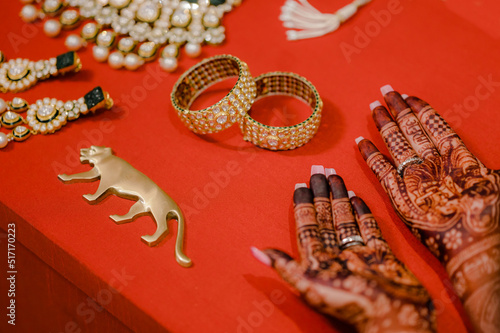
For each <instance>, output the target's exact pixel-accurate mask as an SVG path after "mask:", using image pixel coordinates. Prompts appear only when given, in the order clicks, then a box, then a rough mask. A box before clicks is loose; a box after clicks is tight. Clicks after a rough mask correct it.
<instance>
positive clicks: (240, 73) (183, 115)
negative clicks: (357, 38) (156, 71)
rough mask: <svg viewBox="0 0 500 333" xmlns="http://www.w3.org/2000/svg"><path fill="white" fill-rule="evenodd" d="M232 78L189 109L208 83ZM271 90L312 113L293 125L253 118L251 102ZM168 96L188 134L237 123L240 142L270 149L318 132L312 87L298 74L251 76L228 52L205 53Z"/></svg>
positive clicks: (298, 142)
mask: <svg viewBox="0 0 500 333" xmlns="http://www.w3.org/2000/svg"><path fill="white" fill-rule="evenodd" d="M232 77H237V78H238V79H237V81H236V83H235V85H234V87H233V88H232V89H231V90H230V91H229V93H228V94H227V95H226V96H225V97H224V98H222V100H220V101H218V102H217V103H215V104H214V105H212V106H209V107H207V108H205V109H202V110H190V107H191V105H192V104H193V102H194V101H195V100H196V98H197V97H198V96H200V95H201V94H202V93H203V92H204V91H205V90H206V89H207V88H208V87H210V86H211V85H213V84H215V83H217V82H220V81H223V80H226V79H228V78H232ZM273 95H285V96H292V97H295V98H298V99H299V100H302V101H303V102H305V103H306V104H307V105H308V106H309V107H310V108H311V110H312V113H311V115H310V116H309V117H308V118H307V119H306V120H304V121H302V122H301V123H299V124H296V125H293V126H283V127H282V126H269V125H265V124H262V123H260V122H258V121H256V120H255V119H253V118H252V117H251V115H250V113H249V111H250V110H251V107H252V105H253V104H254V102H255V101H256V100H258V99H261V98H264V97H268V96H273ZM171 100H172V105H173V106H174V108H175V110H176V111H177V114H178V116H179V118H180V119H181V120H182V122H183V123H184V124H185V125H186V126H187V127H188V128H189V129H190V130H191V131H193V132H194V133H197V134H210V133H217V132H220V131H223V130H225V129H227V128H229V127H231V126H232V125H234V124H235V123H238V124H239V126H240V129H241V131H242V133H243V139H244V140H245V141H249V142H252V143H253V144H255V145H257V146H259V147H261V148H266V149H270V150H290V149H295V148H298V147H300V146H302V145H304V144H306V143H307V142H309V140H311V138H312V137H313V136H314V135H315V134H316V132H317V131H318V127H319V124H320V122H321V111H322V108H323V101H322V100H321V98H320V96H319V94H318V91H317V90H316V88H315V87H314V86H313V85H312V83H311V82H309V81H308V80H307V79H305V78H304V77H302V76H300V75H297V74H294V73H288V72H271V73H266V74H262V75H260V76H258V77H256V78H253V77H252V75H251V74H250V71H249V69H248V65H247V64H246V63H244V62H243V61H241V60H240V59H238V58H236V57H234V56H232V55H218V56H214V57H211V58H207V59H205V60H202V61H201V62H199V63H198V64H197V65H195V66H193V67H192V68H191V69H189V70H188V71H186V72H185V73H184V74H183V75H181V77H180V78H179V80H178V81H177V83H176V84H175V85H174V88H173V91H172V94H171Z"/></svg>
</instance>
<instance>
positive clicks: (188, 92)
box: [171, 55, 256, 134]
mask: <svg viewBox="0 0 500 333" xmlns="http://www.w3.org/2000/svg"><path fill="white" fill-rule="evenodd" d="M235 76H237V77H238V80H237V81H236V84H235V85H234V87H233V88H232V89H231V91H230V92H229V93H228V94H227V95H226V96H225V97H224V98H223V99H222V100H220V101H219V102H217V103H215V104H214V105H212V106H210V107H208V108H205V109H203V110H197V111H193V110H190V109H189V108H190V106H191V105H192V103H193V102H194V100H195V99H196V98H197V97H198V96H199V95H200V94H201V93H202V92H203V91H204V90H205V89H206V88H208V87H209V86H211V85H213V84H215V83H217V82H220V81H222V80H225V79H228V78H231V77H235ZM255 95H256V87H255V82H254V80H253V78H252V75H251V74H250V71H249V70H248V66H247V64H246V63H244V62H242V61H241V60H239V59H238V58H236V57H233V56H231V55H220V56H215V57H211V58H207V59H204V60H202V61H201V62H200V63H198V64H197V65H195V66H194V67H192V68H191V69H189V70H188V71H187V72H185V73H184V74H183V75H181V77H180V78H179V80H178V81H177V82H176V84H175V85H174V89H173V91H172V95H171V99H172V105H173V106H174V108H175V109H176V111H177V114H178V116H179V118H180V119H181V120H182V122H183V123H184V124H185V125H186V126H187V127H188V128H189V129H190V130H191V131H193V132H195V133H198V134H208V133H216V132H220V131H222V130H224V129H226V128H229V127H231V126H232V125H233V124H234V123H236V122H240V121H241V120H242V117H243V115H245V114H246V113H247V112H248V110H249V109H250V107H251V106H252V104H253V102H254V100H255Z"/></svg>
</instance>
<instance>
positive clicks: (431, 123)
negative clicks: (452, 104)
mask: <svg viewBox="0 0 500 333" xmlns="http://www.w3.org/2000/svg"><path fill="white" fill-rule="evenodd" d="M382 93H383V95H384V98H385V101H386V103H387V106H388V108H389V110H390V112H389V111H388V110H387V109H386V108H385V107H383V106H382V105H381V104H380V103H379V102H374V103H372V105H371V108H372V115H373V119H374V121H375V124H376V125H377V128H378V129H379V131H380V135H381V136H382V138H383V139H384V141H385V143H386V146H387V148H388V150H389V153H390V154H391V157H392V160H393V161H394V164H393V163H392V162H391V161H390V160H389V159H388V158H387V157H385V156H384V155H382V154H381V153H380V152H379V151H378V150H377V148H376V147H375V146H374V145H373V144H372V143H371V142H370V141H369V140H366V139H363V138H359V139H357V140H356V141H357V143H358V147H359V150H360V152H361V154H362V155H363V157H364V159H365V160H366V162H367V164H368V166H369V167H370V168H371V169H372V170H373V172H374V173H375V174H376V176H377V177H378V179H379V181H380V183H381V184H382V186H383V188H384V190H385V191H386V192H387V194H388V195H389V198H390V200H391V203H392V205H393V206H394V208H395V209H396V212H397V213H398V215H399V216H400V217H401V218H402V219H403V221H404V222H405V223H406V224H407V225H408V227H410V228H411V230H412V231H413V233H414V235H415V236H416V237H417V238H418V239H420V240H421V241H422V243H424V244H425V245H426V246H427V248H428V249H429V250H430V251H431V252H432V253H433V254H434V255H435V256H436V257H437V258H438V259H439V260H440V261H441V262H442V263H443V264H444V265H445V267H446V270H447V271H448V274H449V275H450V278H451V280H452V282H453V285H454V287H455V290H456V292H457V294H458V296H459V297H460V298H461V299H462V301H463V303H464V306H465V309H466V311H467V312H468V314H469V316H470V317H471V320H472V322H473V325H474V327H475V329H476V330H477V332H500V228H499V219H500V218H499V213H500V200H499V195H500V174H499V172H498V171H495V170H491V169H488V168H486V167H485V166H484V165H483V164H482V163H481V162H480V161H479V160H478V159H477V158H476V157H475V156H474V155H473V154H472V153H471V152H470V151H469V150H468V149H467V147H466V146H465V144H464V143H463V142H462V140H461V139H460V138H459V137H458V135H457V134H456V133H455V132H454V131H453V129H451V127H450V126H449V125H448V124H447V123H446V121H445V120H444V119H443V118H442V117H441V116H440V115H439V114H437V113H436V111H434V109H432V108H431V107H430V106H429V104H427V103H426V102H424V101H422V100H421V99H419V98H417V97H413V96H412V97H408V96H404V98H403V97H402V96H401V95H400V94H399V93H397V92H395V91H393V89H392V88H391V87H390V86H385V87H383V88H382Z"/></svg>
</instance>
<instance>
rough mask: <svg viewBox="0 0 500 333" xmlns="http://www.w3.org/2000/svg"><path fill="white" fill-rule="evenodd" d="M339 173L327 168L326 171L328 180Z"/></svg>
mask: <svg viewBox="0 0 500 333" xmlns="http://www.w3.org/2000/svg"><path fill="white" fill-rule="evenodd" d="M336 174H337V171H335V169H334V168H327V169H325V175H326V177H327V178H328V177H329V176H330V175H336Z"/></svg>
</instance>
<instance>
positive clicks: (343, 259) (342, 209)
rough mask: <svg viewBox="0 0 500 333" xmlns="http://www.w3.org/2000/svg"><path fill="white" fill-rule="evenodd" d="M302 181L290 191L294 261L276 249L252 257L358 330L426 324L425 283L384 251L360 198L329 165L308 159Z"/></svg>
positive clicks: (431, 327) (429, 311) (426, 327)
mask: <svg viewBox="0 0 500 333" xmlns="http://www.w3.org/2000/svg"><path fill="white" fill-rule="evenodd" d="M312 173H313V175H312V176H311V181H310V188H307V186H306V184H298V186H297V188H296V190H295V193H294V204H295V208H294V211H295V221H296V228H297V239H298V248H299V252H300V262H299V261H295V260H293V259H292V258H291V257H290V256H288V255H287V254H285V253H283V252H281V251H279V250H272V249H271V250H264V251H259V250H257V249H255V248H252V251H253V253H254V255H255V257H256V258H257V259H259V260H260V261H261V262H263V263H265V264H267V265H269V266H272V267H274V269H275V270H276V271H277V272H278V273H279V274H280V275H281V276H282V277H283V278H284V279H285V280H286V281H288V283H290V284H291V285H292V286H293V287H294V288H295V289H297V290H298V291H299V292H300V294H301V295H302V297H303V298H304V299H305V301H306V302H307V303H309V305H311V306H312V307H313V308H315V309H316V310H318V311H320V312H323V313H325V314H328V315H331V316H334V317H336V318H338V319H340V320H343V321H346V322H348V323H350V324H352V325H354V326H355V327H356V328H357V329H358V331H359V332H434V331H435V315H434V308H433V306H432V301H431V299H430V297H429V294H428V293H427V290H426V289H425V288H424V287H423V286H422V285H421V284H420V282H419V281H418V280H417V279H416V278H415V276H414V275H413V274H412V273H411V272H410V271H409V270H408V268H406V266H405V265H404V264H403V263H401V262H400V261H399V260H398V259H397V258H396V257H395V256H394V254H393V253H392V251H391V249H390V248H389V246H388V244H387V243H386V241H385V240H384V238H383V237H382V234H381V232H380V229H379V228H378V225H377V222H376V221H375V219H374V217H373V215H372V214H371V212H370V210H369V209H368V207H367V206H366V204H365V203H364V202H363V200H361V199H360V198H358V197H356V196H352V197H351V198H349V196H348V192H347V190H346V188H345V185H344V182H343V180H342V178H341V177H339V176H338V175H336V174H334V173H335V172H334V170H333V169H327V174H328V175H329V177H328V179H327V178H326V176H325V172H324V168H323V167H319V166H315V167H313V172H312Z"/></svg>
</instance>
